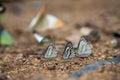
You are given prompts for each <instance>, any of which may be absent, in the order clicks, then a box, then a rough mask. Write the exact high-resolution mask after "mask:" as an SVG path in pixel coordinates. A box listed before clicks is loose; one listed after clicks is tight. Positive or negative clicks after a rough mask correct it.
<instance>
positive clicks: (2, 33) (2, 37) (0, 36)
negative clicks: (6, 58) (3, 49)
mask: <svg viewBox="0 0 120 80" xmlns="http://www.w3.org/2000/svg"><path fill="white" fill-rule="evenodd" d="M12 43H13V41H12V38H11V36H10V35H9V33H8V32H7V31H6V30H5V29H4V28H3V27H2V26H0V45H4V46H10V45H12Z"/></svg>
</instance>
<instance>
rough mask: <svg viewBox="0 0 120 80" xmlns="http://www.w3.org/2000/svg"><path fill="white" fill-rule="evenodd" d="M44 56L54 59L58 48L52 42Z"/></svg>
mask: <svg viewBox="0 0 120 80" xmlns="http://www.w3.org/2000/svg"><path fill="white" fill-rule="evenodd" d="M44 57H45V58H46V59H52V58H55V57H57V50H56V48H55V46H54V44H53V43H51V44H50V45H49V46H48V48H47V50H46V52H45V55H44Z"/></svg>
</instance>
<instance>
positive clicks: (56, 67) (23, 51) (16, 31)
mask: <svg viewBox="0 0 120 80" xmlns="http://www.w3.org/2000/svg"><path fill="white" fill-rule="evenodd" d="M42 3H47V5H48V11H47V12H48V13H50V14H53V15H54V16H57V17H58V18H60V19H61V20H63V21H64V22H65V25H64V26H63V27H62V28H61V29H54V30H48V31H44V32H40V34H41V35H43V36H47V35H49V36H52V37H53V39H54V41H55V44H56V47H57V46H58V47H59V46H61V49H60V50H59V52H58V56H57V58H55V59H51V60H49V59H44V57H43V54H44V53H43V54H39V52H40V51H43V50H45V49H46V48H47V46H45V45H42V44H38V43H37V42H36V41H35V39H34V37H33V34H32V33H29V32H27V28H28V25H29V23H30V21H31V20H32V18H33V17H34V16H35V15H36V14H37V12H38V11H39V9H40V6H41V4H42ZM4 5H5V6H6V8H7V21H6V25H5V28H6V29H7V30H8V31H9V32H10V34H11V35H12V37H13V39H14V44H13V45H12V46H10V47H1V48H0V51H1V52H0V80H66V79H68V77H69V75H70V74H71V73H73V72H76V71H78V70H79V69H81V68H82V67H84V66H86V65H87V64H90V63H93V62H97V61H102V60H105V59H111V58H113V57H114V56H117V55H120V46H117V48H114V44H112V43H111V40H112V39H113V38H114V39H117V40H118V41H120V38H119V37H116V36H114V32H117V30H118V29H120V16H119V13H120V12H119V8H120V1H113V0H105V1H100V0H76V1H74V0H64V1H61V0H52V1H51V0H40V1H39V0H34V1H32V0H31V1H29V2H28V1H26V0H22V1H20V2H9V3H6V2H5V3H4ZM84 26H86V27H88V28H90V29H92V30H94V29H97V30H98V31H99V34H98V35H97V36H99V38H98V37H96V36H93V37H92V39H93V38H95V40H92V39H90V40H88V42H89V43H90V44H91V45H92V47H93V48H92V54H91V55H90V56H89V57H87V58H79V57H75V58H72V59H69V60H63V59H62V58H61V56H62V54H63V51H64V47H65V44H66V42H67V41H69V40H68V39H67V37H69V36H71V35H72V34H73V33H74V34H76V35H77V33H79V32H80V30H81V27H84ZM63 35H64V36H63ZM71 38H72V37H71ZM93 77H94V80H100V79H102V80H107V79H109V80H113V79H115V80H119V79H120V64H114V63H109V64H106V65H103V66H100V67H98V68H96V69H95V70H92V71H90V72H88V73H84V74H83V75H82V76H81V77H79V78H78V80H88V79H89V80H93ZM70 80H76V79H70Z"/></svg>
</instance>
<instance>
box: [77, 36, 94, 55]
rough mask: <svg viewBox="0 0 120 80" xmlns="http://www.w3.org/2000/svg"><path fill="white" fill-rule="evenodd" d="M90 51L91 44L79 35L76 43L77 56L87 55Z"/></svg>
mask: <svg viewBox="0 0 120 80" xmlns="http://www.w3.org/2000/svg"><path fill="white" fill-rule="evenodd" d="M91 53H92V50H91V46H90V45H89V44H88V43H87V41H86V40H85V38H83V37H81V39H80V42H79V44H78V53H77V56H79V57H88V56H89V55H90V54H91Z"/></svg>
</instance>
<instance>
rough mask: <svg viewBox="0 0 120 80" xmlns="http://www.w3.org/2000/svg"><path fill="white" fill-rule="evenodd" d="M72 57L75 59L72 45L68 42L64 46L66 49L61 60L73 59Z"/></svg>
mask: <svg viewBox="0 0 120 80" xmlns="http://www.w3.org/2000/svg"><path fill="white" fill-rule="evenodd" d="M73 57H75V51H74V49H73V44H72V43H71V42H68V43H67V44H66V47H65V50H64V52H63V56H62V58H63V59H70V58H73Z"/></svg>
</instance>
